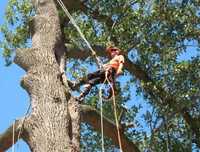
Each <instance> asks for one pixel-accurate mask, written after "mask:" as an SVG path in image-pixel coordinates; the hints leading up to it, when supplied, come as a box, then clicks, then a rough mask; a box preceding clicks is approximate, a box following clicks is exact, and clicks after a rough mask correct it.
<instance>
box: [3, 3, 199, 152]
mask: <svg viewBox="0 0 200 152" xmlns="http://www.w3.org/2000/svg"><path fill="white" fill-rule="evenodd" d="M63 2H64V4H65V6H66V7H67V8H68V10H69V11H70V12H71V13H72V14H73V16H74V17H75V18H76V20H77V22H78V23H79V25H80V27H81V29H84V34H85V35H86V37H87V38H88V39H89V41H90V42H91V43H92V44H93V48H95V50H96V53H97V55H98V56H99V57H102V59H105V58H106V54H105V51H104V50H105V43H106V42H107V41H108V38H109V40H110V41H113V42H114V43H115V44H116V45H117V46H119V47H120V48H122V49H123V50H124V52H123V53H124V55H125V57H126V65H125V70H126V72H125V73H127V75H130V77H131V79H130V81H127V83H128V85H124V84H123V85H119V90H120V89H122V87H124V88H125V90H126V92H125V93H124V94H123V93H122V92H121V94H120V93H119V94H120V95H121V96H120V95H119V96H118V97H117V98H118V101H119V103H123V102H126V101H128V99H129V96H130V92H129V91H130V90H131V89H132V88H129V87H131V86H130V84H135V85H136V87H137V92H138V94H141V95H142V96H143V97H144V98H145V101H147V102H148V104H149V105H150V108H149V109H148V110H146V112H145V115H144V121H145V122H146V125H147V126H148V127H149V129H150V135H149V134H147V131H146V133H143V132H141V131H137V130H134V129H131V128H127V127H128V125H126V122H128V121H130V120H131V119H136V114H137V113H138V111H139V110H140V109H139V108H140V106H138V107H136V106H133V107H132V108H130V109H128V110H126V111H124V113H123V114H122V117H121V121H120V134H121V139H122V147H123V151H128V152H129V151H131V152H132V151H136V152H138V151H140V150H147V149H149V150H152V151H178V150H179V149H182V151H192V147H193V146H192V144H196V146H197V147H200V133H199V131H200V128H199V126H200V125H199V123H200V120H199V88H200V87H199V86H200V82H199V73H200V71H199V69H200V68H199V66H200V60H199V56H196V57H193V58H191V59H190V60H185V61H179V60H178V59H177V58H178V57H179V55H180V54H182V53H183V52H185V51H188V50H189V51H190V50H192V49H190V48H189V47H191V46H190V45H191V44H192V47H194V46H193V45H194V44H195V45H196V46H195V48H196V49H198V48H199V34H200V30H199V22H200V19H199V14H198V12H199V9H200V7H199V3H198V2H196V1H162V0H160V1H153V0H152V1H146V0H136V1H132V0H126V1H120V0H112V1H110V0H109V1H108V0H102V1H90V0H86V1H79V0H76V1H73V0H68V1H67V0H63ZM31 4H32V5H31ZM14 11H15V12H17V13H13V12H14ZM6 17H7V23H6V24H5V25H3V26H2V28H1V31H2V32H3V33H4V36H5V41H4V42H2V43H1V45H2V48H4V56H5V59H6V63H8V64H10V63H11V61H12V58H11V57H12V56H11V52H13V51H15V50H16V55H15V57H14V62H15V63H16V64H18V65H19V66H20V67H22V68H23V69H24V70H25V71H26V72H27V73H26V75H25V76H24V77H23V79H22V81H21V85H22V87H23V88H24V89H26V90H27V92H28V94H29V96H30V99H31V107H32V111H31V114H30V115H29V116H28V117H27V118H26V119H25V121H24V123H23V129H22V133H21V136H20V137H21V138H22V139H23V140H24V141H26V143H27V144H28V145H29V147H30V149H31V151H80V147H81V146H80V125H81V122H86V123H88V124H89V125H91V126H92V127H93V128H94V129H95V130H97V131H99V130H100V114H99V112H98V106H96V105H97V98H98V97H97V96H95V95H94V94H91V96H90V97H88V98H87V99H86V100H87V101H84V102H85V103H87V105H83V104H79V103H78V102H76V100H75V99H74V96H73V95H72V94H71V92H70V88H69V87H68V85H67V83H66V79H67V78H66V77H65V76H64V75H62V73H63V72H65V69H66V67H65V66H66V59H67V60H68V61H71V63H75V65H77V64H78V63H80V62H82V60H84V59H86V58H88V57H90V56H91V53H90V52H89V50H88V49H86V47H85V45H84V43H83V42H82V40H81V39H80V37H79V35H78V33H77V32H76V31H75V29H73V28H72V25H71V23H70V22H69V19H68V18H67V17H66V16H64V13H63V11H62V10H61V9H60V7H59V5H58V4H57V3H56V1H53V0H32V1H31V3H30V2H29V1H26V0H25V1H20V0H10V4H9V6H8V9H7V14H6ZM10 26H13V28H11V29H9V28H10ZM29 33H30V34H29ZM30 36H31V37H30ZM30 39H31V43H32V46H31V47H30V48H22V47H24V46H27V44H28V46H30V44H29V41H30ZM78 60H79V61H78ZM86 62H87V61H86ZM86 62H84V63H86ZM88 62H89V63H93V62H94V60H93V58H89V59H88ZM80 70H81V69H80ZM72 71H73V70H72V69H71V72H72ZM83 71H84V70H83ZM72 76H75V77H77V75H76V73H74V75H72ZM95 91H96V90H94V92H95ZM119 92H120V91H119ZM126 93H127V94H126ZM111 107H112V106H111V104H110V105H109V104H108V105H105V111H106V114H105V116H104V131H105V135H106V136H107V137H109V138H110V139H111V140H112V142H113V143H114V144H115V146H116V147H118V140H117V136H116V135H117V133H116V125H115V123H113V119H112V117H113V116H111V115H109V114H110V113H109V111H110V110H111V109H112V108H111ZM95 108H96V109H95ZM121 109H123V108H122V107H121V105H120V104H119V107H118V111H120V110H121ZM106 116H107V118H106ZM108 118H109V119H108ZM22 121H23V119H22V120H18V121H17V122H16V125H15V126H16V127H15V131H16V133H15V134H16V135H17V134H18V132H19V128H20V125H21V124H22V123H21V122H22ZM131 121H132V120H131ZM136 122H137V124H138V125H140V124H141V121H136ZM137 127H138V126H137ZM113 128H114V129H113ZM86 129H90V128H88V126H86ZM144 131H145V130H144ZM87 132H89V130H87V131H86V133H85V134H82V136H83V137H88V136H92V135H93V132H92V133H91V134H87ZM92 138H94V137H92ZM97 138H98V137H97ZM15 139H16V140H17V138H15ZM88 140H91V139H88ZM88 140H86V141H82V144H81V145H82V147H84V146H83V145H84V144H88V143H87V141H88ZM133 140H135V141H136V143H137V146H136V144H135V143H133V142H132V141H133ZM11 141H12V126H11V127H10V128H8V130H7V131H6V132H5V133H3V134H2V135H0V151H5V150H6V149H7V148H9V147H10V146H11V145H12V142H11ZM15 142H17V141H15ZM96 143H97V142H96ZM108 144H109V145H110V143H109V141H108ZM139 149H140V150H139Z"/></svg>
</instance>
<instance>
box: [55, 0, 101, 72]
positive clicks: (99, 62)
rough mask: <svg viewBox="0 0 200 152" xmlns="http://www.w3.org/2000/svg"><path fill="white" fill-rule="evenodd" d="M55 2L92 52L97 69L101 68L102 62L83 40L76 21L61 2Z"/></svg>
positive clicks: (60, 0)
mask: <svg viewBox="0 0 200 152" xmlns="http://www.w3.org/2000/svg"><path fill="white" fill-rule="evenodd" d="M57 2H58V3H59V5H60V6H61V8H62V9H63V11H64V12H65V14H66V15H67V17H68V18H69V19H70V21H71V22H72V24H73V25H74V27H75V28H76V30H77V31H78V33H79V34H80V36H81V38H82V39H83V40H84V41H85V43H86V45H87V47H88V48H89V49H90V51H91V52H92V55H93V56H94V57H95V59H96V63H97V65H98V66H99V68H100V69H101V68H102V65H103V64H102V62H101V60H99V58H98V57H97V55H96V52H95V51H94V50H93V48H92V47H91V45H90V43H89V42H88V41H87V39H86V38H85V36H84V34H83V33H82V32H81V30H80V28H79V27H78V25H77V24H76V21H75V20H74V18H73V17H72V16H71V14H70V13H69V11H68V10H67V8H66V7H65V5H64V4H63V2H62V0H57Z"/></svg>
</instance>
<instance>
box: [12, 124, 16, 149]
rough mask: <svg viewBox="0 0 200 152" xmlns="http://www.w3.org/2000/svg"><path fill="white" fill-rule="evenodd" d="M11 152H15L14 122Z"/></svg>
mask: <svg viewBox="0 0 200 152" xmlns="http://www.w3.org/2000/svg"><path fill="white" fill-rule="evenodd" d="M12 152H15V121H14V123H13V139H12Z"/></svg>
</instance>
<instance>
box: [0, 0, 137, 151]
mask: <svg viewBox="0 0 200 152" xmlns="http://www.w3.org/2000/svg"><path fill="white" fill-rule="evenodd" d="M64 3H65V5H66V6H68V7H69V9H70V10H72V11H73V10H75V9H77V8H80V7H81V5H80V4H81V3H80V1H72V0H71V1H70V0H69V1H64ZM32 4H33V6H34V8H35V10H36V15H35V16H34V17H33V19H32V21H31V26H30V30H31V31H30V32H31V35H32V48H27V49H18V50H17V51H16V56H15V59H14V62H15V63H16V64H18V65H19V66H20V67H22V68H23V69H24V70H25V71H26V72H27V73H26V75H25V76H24V77H23V78H22V80H21V85H22V87H23V88H24V89H25V90H26V91H27V92H28V93H29V96H30V98H31V105H32V107H31V108H32V111H31V114H30V115H29V116H27V117H26V119H25V121H24V122H23V128H22V132H21V136H20V137H21V138H22V139H23V140H24V141H25V142H26V143H27V144H28V145H29V147H30V149H31V151H32V152H47V151H48V152H51V151H54V152H62V151H63V152H64V151H69V152H72V151H73V152H76V151H77V152H78V151H80V121H81V120H80V119H81V118H80V112H81V111H80V105H79V103H78V102H76V100H75V99H74V98H73V96H71V94H70V93H69V91H68V87H67V83H66V77H65V76H64V75H63V72H64V70H63V69H64V67H65V60H66V59H65V46H64V43H63V39H62V38H63V36H62V32H61V29H60V21H59V17H58V12H57V8H56V4H55V2H54V0H32ZM82 114H83V112H82ZM85 115H86V117H85V118H86V119H85V121H88V122H89V121H90V120H94V119H95V117H97V120H98V121H97V122H98V123H94V124H93V123H91V125H93V126H94V128H96V130H99V128H100V126H99V115H97V114H95V113H94V115H90V113H89V115H88V113H87V112H86V113H85ZM105 123H106V121H105ZM97 124H98V125H97ZM20 125H22V123H20ZM16 126H19V125H18V122H17V123H16ZM110 127H113V124H110V123H108V126H107V128H105V130H106V134H107V136H108V137H111V138H112V139H113V140H114V143H115V144H116V145H118V143H117V141H116V139H117V137H116V134H117V133H116V129H115V132H114V133H113V134H110V132H109V130H110V129H112V128H110ZM11 128H12V127H10V128H8V130H7V131H6V132H5V133H4V134H2V135H0V143H1V145H0V151H5V150H6V149H8V148H9V147H10V146H11V145H12V143H11V134H12V131H11ZM15 130H16V134H17V133H18V128H16V129H15ZM115 133H116V134H115ZM121 134H122V136H123V140H122V141H123V145H124V150H125V151H131V149H132V148H133V150H135V151H138V149H137V147H136V146H135V145H134V144H133V143H132V142H130V141H129V140H128V139H127V138H126V137H125V136H124V134H123V132H122V131H121ZM16 141H17V138H16V139H15V141H14V142H16Z"/></svg>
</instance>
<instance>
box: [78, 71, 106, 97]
mask: <svg viewBox="0 0 200 152" xmlns="http://www.w3.org/2000/svg"><path fill="white" fill-rule="evenodd" d="M88 78H89V80H88V82H87V84H85V86H84V90H83V92H81V94H80V96H79V97H78V99H79V100H83V99H84V97H85V96H86V95H87V94H88V93H89V92H90V90H91V88H92V87H93V86H95V85H97V84H99V83H102V82H103V81H104V80H105V71H104V70H101V71H97V72H94V73H92V74H90V75H89V77H88Z"/></svg>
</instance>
